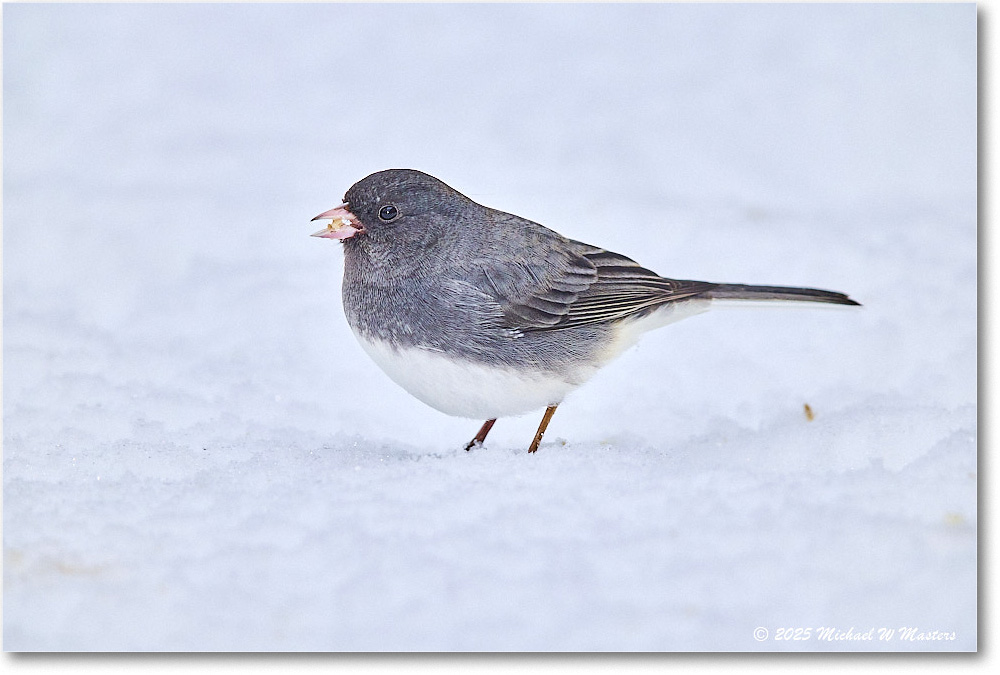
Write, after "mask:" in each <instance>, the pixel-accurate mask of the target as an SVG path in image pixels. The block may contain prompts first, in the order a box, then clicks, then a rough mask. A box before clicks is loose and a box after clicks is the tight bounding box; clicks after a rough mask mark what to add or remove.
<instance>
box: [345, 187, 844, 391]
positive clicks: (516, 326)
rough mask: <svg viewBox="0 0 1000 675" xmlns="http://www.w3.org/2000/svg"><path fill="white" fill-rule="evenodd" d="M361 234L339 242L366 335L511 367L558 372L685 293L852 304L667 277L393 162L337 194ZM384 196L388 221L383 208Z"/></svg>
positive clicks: (803, 292)
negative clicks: (618, 328)
mask: <svg viewBox="0 0 1000 675" xmlns="http://www.w3.org/2000/svg"><path fill="white" fill-rule="evenodd" d="M344 201H345V202H346V203H347V206H348V208H349V209H350V211H351V213H353V214H354V215H355V216H356V217H357V218H358V219H359V220H360V221H361V223H362V224H363V225H364V230H365V233H364V236H357V237H351V238H350V239H347V240H345V241H344V256H345V270H344V286H343V299H344V309H345V312H346V313H347V318H348V321H349V322H350V323H351V326H352V327H353V328H354V329H355V331H357V332H358V333H360V334H361V335H364V336H367V337H369V338H375V339H380V340H385V341H389V342H391V343H393V344H397V345H400V346H419V347H422V348H425V349H430V350H437V351H440V352H442V353H446V354H451V355H454V356H456V357H459V358H465V359H471V360H476V361H482V362H485V363H490V364H497V365H501V364H502V365H506V366H510V367H515V368H543V369H546V370H550V371H565V370H566V369H567V368H569V367H572V366H573V365H574V364H577V363H579V362H580V360H581V359H584V360H585V359H590V358H592V357H593V356H594V355H595V354H598V353H600V352H601V351H602V350H604V349H605V348H606V347H607V345H608V342H609V341H610V340H612V339H613V337H614V335H613V334H612V330H611V329H612V328H613V326H614V325H615V324H616V323H618V322H621V321H623V320H627V319H631V318H637V317H639V316H642V315H644V314H648V313H649V312H652V311H654V310H658V311H668V310H669V307H670V306H671V305H676V304H678V303H683V302H685V301H689V300H698V299H701V300H705V299H712V298H725V299H752V300H759V299H782V300H804V301H812V302H827V303H836V304H845V305H856V304H858V303H856V302H854V301H853V300H851V299H849V298H848V297H847V296H846V295H844V294H842V293H834V292H830V291H822V290H817V289H809V288H785V287H770V286H746V285H736V284H716V283H710V282H705V281H686V280H678V279H668V278H665V277H661V276H659V275H658V274H656V273H654V272H652V271H650V270H648V269H646V268H644V267H642V266H640V265H639V264H638V263H636V262H635V261H634V260H631V259H630V258H627V257H625V256H623V255H620V254H618V253H613V252H611V251H607V250H605V249H602V248H598V247H596V246H591V245H588V244H584V243H582V242H579V241H574V240H572V239H568V238H566V237H564V236H562V235H561V234H559V233H557V232H554V231H553V230H550V229H548V228H547V227H544V226H542V225H539V224H538V223H535V222H532V221H530V220H527V219H524V218H520V217H518V216H515V215H512V214H509V213H505V212H503V211H497V210H495V209H491V208H488V207H485V206H482V205H480V204H477V203H476V202H474V201H472V200H471V199H469V198H468V197H466V196H465V195H463V194H461V193H460V192H457V191H456V190H454V189H452V188H450V187H448V186H447V185H445V184H444V183H442V182H441V181H439V180H437V179H436V178H433V177H432V176H429V175H427V174H424V173H421V172H419V171H413V170H404V169H391V170H387V171H380V172H378V173H375V174H372V175H370V176H368V177H367V178H365V179H363V180H361V181H359V182H358V183H356V184H355V185H354V186H353V187H351V189H350V190H348V191H347V194H346V195H345V196H344ZM387 204H391V205H393V206H394V207H395V208H396V209H397V210H398V216H397V217H396V218H395V219H394V220H392V221H391V222H383V221H382V220H380V219H379V217H378V211H379V209H380V208H381V207H382V206H384V205H387Z"/></svg>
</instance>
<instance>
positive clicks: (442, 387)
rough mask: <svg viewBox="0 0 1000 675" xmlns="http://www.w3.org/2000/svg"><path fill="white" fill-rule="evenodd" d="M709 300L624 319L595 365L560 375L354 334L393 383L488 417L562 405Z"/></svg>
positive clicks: (458, 411)
mask: <svg viewBox="0 0 1000 675" xmlns="http://www.w3.org/2000/svg"><path fill="white" fill-rule="evenodd" d="M709 304H710V302H709V301H708V300H702V299H697V300H689V301H686V302H682V303H677V304H671V305H667V306H666V307H664V308H663V309H662V310H660V311H658V312H654V313H652V314H650V315H648V316H645V317H643V318H641V319H635V320H631V321H629V320H626V321H623V322H621V323H619V324H618V325H617V326H616V331H615V335H614V338H613V339H612V340H611V342H610V343H609V344H608V345H607V346H606V348H605V349H604V350H603V351H602V352H601V353H599V354H595V360H594V362H593V363H588V364H581V365H580V366H579V367H577V368H573V369H569V370H568V371H566V372H563V373H559V374H553V373H546V372H538V373H528V372H525V371H523V370H516V369H513V368H508V367H491V366H486V365H482V364H480V363H474V362H472V361H468V360H464V359H449V358H445V356H444V355H443V354H442V353H441V352H439V351H435V350H432V349H426V348H420V347H407V348H401V349H400V348H396V347H393V346H391V345H389V344H388V343H387V342H383V341H381V340H373V339H369V338H367V337H364V336H363V335H361V334H359V333H357V332H355V334H354V335H355V337H357V339H358V342H359V343H360V344H361V346H362V348H364V350H365V351H366V352H367V353H368V356H370V357H371V359H372V361H374V362H375V363H376V364H378V366H379V368H381V369H382V370H383V371H385V374H386V375H388V376H389V377H390V378H391V379H392V381H393V382H395V383H396V384H398V385H399V386H401V387H402V388H403V389H405V390H406V391H408V392H409V393H410V394H412V395H413V396H415V397H416V398H418V399H420V400H421V401H423V402H424V403H426V404H427V405H429V406H431V407H432V408H436V409H438V410H440V411H441V412H443V413H445V414H447V415H454V416H456V417H469V418H472V419H479V420H488V419H493V418H496V417H509V416H511V415H523V414H524V413H527V412H531V411H532V410H538V409H540V408H544V407H546V406H550V405H558V404H559V403H561V402H562V400H563V399H564V398H565V397H566V395H567V394H568V393H569V392H571V391H573V390H574V389H576V388H577V387H579V386H580V385H581V384H583V383H584V382H586V381H587V380H588V379H590V378H591V376H593V374H594V373H596V372H597V370H598V369H600V368H601V366H603V365H604V364H606V363H608V362H609V361H611V360H613V359H614V358H615V357H617V356H618V355H620V354H621V353H622V352H623V351H625V350H626V349H628V348H629V347H631V346H632V345H634V344H635V343H636V342H638V340H639V337H640V336H641V335H642V334H643V333H645V332H646V331H649V330H652V329H654V328H659V327H660V326H664V325H666V324H668V323H673V322H674V321H679V320H680V319H684V318H687V317H689V316H692V315H694V314H700V313H701V312H704V311H705V310H706V309H708V307H709Z"/></svg>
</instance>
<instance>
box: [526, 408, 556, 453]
mask: <svg viewBox="0 0 1000 675" xmlns="http://www.w3.org/2000/svg"><path fill="white" fill-rule="evenodd" d="M555 411H556V406H554V405H550V406H549V407H548V408H546V409H545V414H544V415H542V423H541V424H539V425H538V431H536V432H535V440H533V441H531V445H529V446H528V452H536V451H537V450H538V444H539V443H541V442H542V436H544V435H545V428H546V427H548V426H549V420H551V419H552V415H553V414H554V413H555Z"/></svg>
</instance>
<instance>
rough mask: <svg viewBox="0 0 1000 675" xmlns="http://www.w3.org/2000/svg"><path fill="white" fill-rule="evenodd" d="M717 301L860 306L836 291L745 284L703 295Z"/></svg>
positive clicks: (721, 288) (720, 287) (719, 287)
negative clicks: (779, 301) (767, 301)
mask: <svg viewBox="0 0 1000 675" xmlns="http://www.w3.org/2000/svg"><path fill="white" fill-rule="evenodd" d="M703 295H704V296H707V297H709V298H717V299H719V300H799V301H802V302H828V303H831V304H834V305H860V304H861V303H860V302H855V301H854V300H851V299H850V298H849V297H847V295H846V294H844V293H837V292H836V291H822V290H820V289H818V288H792V287H790V286H748V285H746V284H719V285H718V286H716V287H715V288H713V289H711V290H710V291H706V292H705V293H703Z"/></svg>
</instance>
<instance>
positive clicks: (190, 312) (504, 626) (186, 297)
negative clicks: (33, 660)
mask: <svg viewBox="0 0 1000 675" xmlns="http://www.w3.org/2000/svg"><path fill="white" fill-rule="evenodd" d="M3 15H4V16H3V18H4V21H3V30H4V35H3V38H4V44H3V49H4V54H3V56H4V99H3V113H4V116H3V140H4V147H3V150H4V153H3V160H4V175H3V178H4V185H3V197H4V201H3V219H4V220H3V224H4V230H3V244H4V252H3V282H4V289H3V290H4V294H3V329H4V336H3V337H4V341H3V365H4V371H3V393H4V399H3V421H4V426H3V472H4V473H3V499H4V504H3V505H4V511H3V514H4V517H3V526H4V530H3V543H4V567H3V570H4V574H3V579H4V649H6V650H646V651H658V650H687V651H696V650H747V651H753V650H802V651H806V650H900V651H915V650H975V649H976V647H977V639H976V632H977V624H976V602H977V568H976V552H977V541H976V529H977V512H976V488H977V460H976V448H977V407H976V406H977V403H976V348H977V343H976V331H977V316H976V303H977V295H976V273H977V267H976V234H977V233H976V9H975V6H974V5H971V4H966V5H895V4H893V5H860V6H858V5H830V6H826V5H824V6H800V5H747V6H743V5H719V6H688V5H676V6H663V5H657V6H649V5H638V6H635V5H629V6H595V5H585V6H559V5H552V6H524V5H511V6H449V5H436V6H382V5H373V6H351V5H289V6H268V5H245V6H239V5H176V6H171V5H96V6H81V5H5V6H4V8H3ZM390 167H409V168H417V169H421V170H424V171H427V172H428V173H431V174H432V175H435V176H437V177H439V178H441V179H442V180H444V181H445V182H447V183H449V184H451V185H452V186H454V187H455V188H457V189H459V190H461V191H463V192H465V193H466V194H468V195H470V196H471V197H473V198H474V199H476V200H478V201H480V202H482V203H485V204H487V205H489V206H493V207H497V208H501V209H504V210H507V211H511V212H514V213H517V214H519V215H523V216H525V217H528V218H531V219H533V220H536V221H539V222H542V223H545V224H546V225H548V226H550V227H552V228H554V229H556V230H558V231H560V232H562V233H564V234H566V235H568V236H572V237H574V238H577V239H581V240H583V241H588V242H591V243H595V244H599V245H602V246H605V247H607V248H610V249H611V250H615V251H618V252H621V253H624V254H626V255H630V256H632V257H634V258H637V259H638V260H639V261H640V262H641V263H642V264H644V265H646V266H648V267H650V268H652V269H654V270H656V271H658V272H660V273H661V274H664V275H667V276H673V277H676V278H682V279H706V280H711V281H726V282H738V283H759V284H791V285H805V286H814V287H820V288H829V289H833V290H839V291H845V292H848V293H850V294H851V295H852V297H854V298H856V299H858V300H859V301H861V302H862V303H864V307H863V308H860V309H856V308H840V309H838V308H823V307H812V306H810V307H802V306H797V307H794V308H784V309H781V310H780V311H779V310H764V309H761V308H760V307H759V306H755V307H753V308H748V309H745V310H740V311H736V310H727V311H712V312H709V313H708V314H705V315H703V316H699V317H695V318H692V319H689V320H686V321H684V322H681V323H679V324H676V325H672V326H669V327H667V328H664V329H662V330H659V331H656V332H654V333H650V334H648V335H646V336H645V337H644V338H643V341H642V342H641V343H640V344H639V345H638V347H636V348H635V349H633V350H631V351H629V352H628V353H627V354H625V355H624V356H623V357H622V358H621V359H619V360H618V361H616V362H615V363H613V364H611V365H610V366H609V367H608V368H606V369H604V370H603V371H601V373H599V375H598V376H597V377H596V378H595V379H594V380H592V381H591V382H590V383H589V384H588V385H586V386H585V387H583V388H582V389H580V390H578V391H577V392H575V393H574V394H573V395H572V396H571V397H570V398H569V399H568V400H567V401H566V402H565V403H564V404H563V406H562V407H560V409H559V411H558V412H557V413H556V415H555V417H554V419H553V422H552V425H551V426H550V428H549V433H548V435H547V436H546V438H545V441H544V442H543V444H542V447H541V450H540V451H539V452H538V453H537V455H535V456H529V455H528V454H526V452H525V450H526V447H527V445H528V442H529V441H530V440H531V437H532V435H533V433H534V429H535V426H536V425H537V423H538V420H539V418H540V414H541V411H539V413H538V414H530V415H527V416H524V417H521V418H515V419H504V420H500V421H499V422H498V423H497V425H496V427H495V428H494V430H493V432H492V435H491V436H490V438H489V440H488V442H487V444H486V446H485V447H483V448H481V449H477V450H475V451H474V452H471V453H466V452H464V451H462V446H463V444H464V443H465V442H466V441H467V440H468V439H469V438H470V437H471V436H472V435H473V434H474V433H475V431H476V430H477V429H478V426H479V422H478V421H469V420H462V419H455V418H450V417H447V416H445V415H442V414H440V413H438V412H436V411H434V410H432V409H430V408H428V407H426V406H424V405H423V404H421V403H419V402H418V401H416V400H415V399H413V398H412V397H410V396H409V395H407V394H406V393H405V392H404V391H402V390H401V389H399V388H398V387H396V386H395V385H394V384H393V383H392V382H391V381H390V380H389V379H388V378H387V377H386V376H385V375H383V374H382V373H381V372H380V371H379V370H378V369H377V368H376V367H375V365H374V364H373V363H371V361H370V360H369V359H368V358H367V357H366V356H365V355H364V354H363V352H362V351H361V349H360V347H359V346H358V344H357V343H356V341H355V339H354V337H353V336H352V334H351V333H350V330H349V329H348V327H347V325H346V323H345V321H344V318H343V314H342V310H341V306H340V276H341V273H342V269H343V267H342V265H343V263H342V255H341V253H340V251H339V250H338V246H339V244H337V243H336V242H331V241H327V240H321V239H316V238H310V237H309V236H308V235H309V234H310V233H311V232H312V231H314V230H315V229H316V224H315V223H310V220H309V219H310V218H312V217H313V216H314V215H315V214H317V213H319V212H321V211H324V210H326V209H329V208H331V207H333V206H336V205H337V204H339V203H340V199H341V197H342V195H343V193H344V192H345V191H346V189H347V188H348V187H349V186H350V185H351V184H352V183H353V182H354V181H356V180H358V179H360V178H362V177H364V176H365V175H367V174H368V173H371V172H373V171H376V170H380V169H384V168H390ZM806 404H808V406H809V407H810V408H811V410H812V411H813V413H814V416H815V418H814V419H813V420H812V421H810V420H809V419H808V417H807V415H806V414H805V407H804V406H805V405H806ZM904 627H915V628H917V629H918V634H919V633H927V632H932V631H941V632H943V633H946V634H948V636H949V637H951V636H952V634H953V638H954V639H947V640H916V639H913V640H907V639H903V638H902V634H900V633H898V632H897V633H896V634H895V637H894V638H893V639H891V640H879V639H878V634H877V632H876V634H875V639H874V640H871V641H865V640H844V639H841V640H836V639H830V638H829V637H828V638H821V637H820V635H821V633H820V632H819V629H820V628H834V629H836V630H837V631H842V632H844V633H846V632H847V631H851V634H858V633H863V632H865V631H868V630H869V629H870V628H874V629H875V630H876V631H878V630H879V629H880V628H891V629H897V631H898V629H900V628H904ZM795 628H802V629H811V633H810V637H809V638H808V639H800V640H788V641H786V640H780V639H777V638H778V637H781V636H782V635H785V633H784V632H782V629H795ZM758 629H766V632H767V637H766V639H764V640H761V641H758V640H756V639H755V637H754V634H755V630H756V631H757V635H758V637H761V636H763V633H762V632H761V631H760V630H758ZM803 634H804V631H803V632H800V633H799V636H800V637H801V636H802V635H803Z"/></svg>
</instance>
